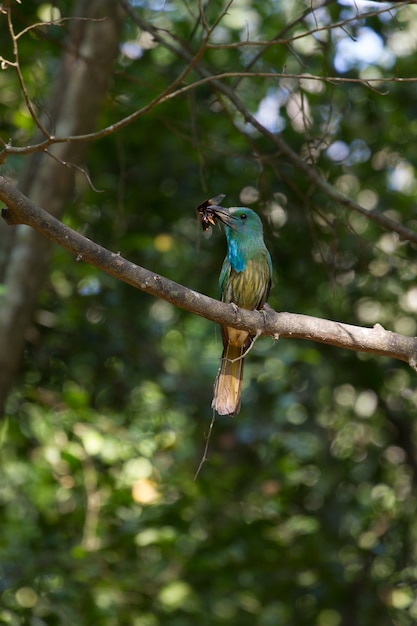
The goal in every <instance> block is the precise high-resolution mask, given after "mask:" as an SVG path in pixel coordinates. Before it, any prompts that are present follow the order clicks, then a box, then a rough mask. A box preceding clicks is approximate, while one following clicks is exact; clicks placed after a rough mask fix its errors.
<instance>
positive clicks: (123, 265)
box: [0, 176, 417, 369]
mask: <svg viewBox="0 0 417 626" xmlns="http://www.w3.org/2000/svg"><path fill="white" fill-rule="evenodd" d="M0 200H1V201H3V202H4V203H5V205H6V206H7V209H4V210H3V212H2V215H3V218H4V219H5V221H6V222H7V223H8V224H26V225H28V226H31V227H32V228H34V229H35V230H37V231H38V232H39V233H42V234H43V235H44V236H45V237H47V238H48V239H50V240H51V241H54V242H55V243H57V244H58V245H60V246H62V247H63V248H65V249H66V250H68V251H69V252H70V253H71V254H73V255H74V256H75V257H76V258H77V260H82V261H85V262H86V263H90V264H91V265H94V266H95V267H97V268H99V269H101V270H102V271H104V272H106V273H107V274H110V275H111V276H114V277H115V278H117V279H118V280H121V281H123V282H125V283H127V284H129V285H131V286H132V287H135V288H136V289H140V290H142V291H145V292H147V293H149V294H151V295H153V296H155V297H157V298H161V299H163V300H165V301H167V302H170V303H171V304H173V305H175V306H177V307H180V308H182V309H184V310H186V311H189V312H191V313H195V314H196V315H200V316H201V317H205V318H206V319H209V320H211V321H213V322H218V323H221V324H225V325H228V326H233V327H235V328H239V329H245V330H248V331H250V332H251V333H252V334H254V335H259V334H262V335H269V336H272V337H274V338H278V337H280V338H290V339H308V340H310V341H316V342H319V343H325V344H329V345H332V346H336V347H339V348H345V349H348V350H353V351H357V352H368V353H371V354H378V355H381V356H386V357H390V358H393V359H399V360H401V361H405V362H407V363H408V364H409V365H410V366H411V367H412V368H413V369H416V361H417V339H416V338H414V337H405V336H403V335H399V334H397V333H393V332H390V331H387V330H385V329H384V328H382V326H380V325H379V324H377V325H376V326H374V327H373V328H364V327H361V326H353V325H351V324H344V323H342V322H335V321H331V320H325V319H320V318H317V317H310V316H307V315H299V314H295V313H276V312H275V311H273V310H272V309H269V308H268V309H267V310H266V311H247V310H245V309H239V308H237V307H236V306H235V305H231V304H225V303H223V302H219V301H218V300H214V299H212V298H209V297H208V296H205V295H203V294H201V293H198V292H196V291H193V290H191V289H188V288H187V287H184V286H182V285H179V284H178V283H175V282H173V281H172V280H169V279H168V278H165V277H163V276H160V275H159V274H155V273H154V272H151V271H149V270H147V269H145V268H143V267H140V266H138V265H135V264H134V263H131V262H130V261H128V260H127V259H124V258H123V257H122V256H121V255H120V254H118V253H114V252H111V251H110V250H107V249H106V248H103V247H102V246H99V245H98V244H96V243H94V242H93V241H91V240H90V239H87V238H86V237H83V236H82V235H80V234H79V233H77V232H75V231H74V230H72V229H71V228H69V227H68V226H66V225H65V224H63V223H62V222H60V221H59V220H57V219H56V218H54V217H53V216H52V215H50V214H49V213H47V212H46V211H44V210H43V209H41V208H40V207H38V206H37V205H36V204H35V203H34V202H32V201H31V200H29V199H28V198H26V196H24V195H23V194H22V193H21V192H20V191H18V190H17V189H16V188H15V187H14V186H13V185H12V184H11V183H10V182H9V181H8V180H7V179H6V178H4V177H1V176H0Z"/></svg>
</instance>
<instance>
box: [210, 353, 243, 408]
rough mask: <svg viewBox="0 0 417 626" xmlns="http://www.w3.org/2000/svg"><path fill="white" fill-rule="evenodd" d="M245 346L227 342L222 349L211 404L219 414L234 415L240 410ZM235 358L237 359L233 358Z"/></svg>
mask: <svg viewBox="0 0 417 626" xmlns="http://www.w3.org/2000/svg"><path fill="white" fill-rule="evenodd" d="M244 353H245V346H244V345H243V346H236V345H232V344H230V343H229V344H228V345H227V346H226V348H225V349H224V350H223V355H222V361H221V364H220V369H219V373H218V374H217V378H216V382H215V383H214V397H213V402H212V403H211V406H212V408H213V409H215V410H216V411H217V413H218V414H219V415H236V414H237V413H239V410H240V394H241V391H242V379H243V361H244V359H243V358H241V357H242V355H243V354H244ZM235 359H237V360H235Z"/></svg>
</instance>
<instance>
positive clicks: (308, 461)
mask: <svg viewBox="0 0 417 626" xmlns="http://www.w3.org/2000/svg"><path fill="white" fill-rule="evenodd" d="M92 7H94V10H97V11H98V12H99V13H100V11H101V14H100V15H101V17H105V18H106V20H107V22H106V23H107V25H109V24H112V23H114V25H115V28H114V30H113V31H112V33H113V34H112V36H113V37H118V39H112V40H111V41H110V39H109V43H108V45H107V40H105V41H104V43H105V50H107V51H108V50H110V51H111V50H112V49H114V54H113V57H114V58H113V59H110V62H109V65H108V67H106V68H105V69H103V67H102V65H101V64H102V61H103V59H102V57H101V56H99V55H98V56H95V57H94V56H93V57H92V58H91V56H90V55H89V51H90V48H88V46H87V45H86V44H85V39H84V36H85V30H83V29H86V30H87V29H89V32H90V35H89V36H90V37H93V39H94V28H95V27H97V28H101V27H102V26H103V22H97V23H96V24H95V23H94V22H87V23H85V22H81V21H74V20H69V21H63V22H62V21H61V22H59V24H58V23H55V24H50V23H48V22H50V20H51V19H54V20H60V19H61V18H64V17H71V16H74V15H75V16H82V17H91V15H92V14H91V10H92ZM8 10H9V11H10V16H11V22H12V23H13V25H14V29H15V32H16V33H18V32H21V31H22V30H23V29H27V31H26V32H25V33H24V34H22V36H21V37H19V39H18V40H17V41H18V46H19V55H20V56H19V63H20V68H21V77H22V78H23V80H24V83H25V85H26V89H27V95H28V96H29V98H30V100H31V101H32V102H33V106H34V110H35V111H37V113H38V115H39V117H40V118H42V119H43V120H44V123H45V124H47V125H48V124H49V125H50V127H51V126H52V125H53V124H54V123H55V118H59V120H60V124H62V126H60V128H61V129H62V128H63V129H65V128H66V126H65V123H66V121H67V118H66V117H65V116H66V115H68V113H66V112H65V111H64V112H62V110H61V109H60V106H61V104H62V101H65V97H66V96H65V91H63V92H60V90H59V89H57V84H59V81H60V77H62V76H63V75H64V74H65V76H67V74H66V73H65V72H68V77H69V78H68V79H66V80H67V82H68V81H71V80H73V79H74V80H75V78H74V75H75V74H74V72H75V69H74V68H76V67H78V66H79V65H80V64H81V65H82V64H83V63H84V64H85V66H86V67H87V68H89V69H90V70H91V69H93V70H94V68H97V67H98V68H101V69H103V72H104V73H105V80H104V83H103V84H104V87H103V84H102V83H100V84H101V87H102V92H100V93H101V95H100V99H99V100H98V101H97V100H93V98H94V94H95V86H94V83H92V82H91V81H88V80H87V81H84V83H83V82H82V81H81V79H80V81H81V82H80V83H79V85H80V92H79V93H80V95H79V96H77V100H76V101H77V102H78V101H80V102H81V101H83V102H87V103H88V102H90V103H94V106H93V107H92V108H93V109H94V110H93V111H92V112H91V111H90V113H89V112H88V110H87V111H86V110H84V109H83V110H80V111H79V112H77V115H76V116H75V117H76V118H77V119H76V122H75V124H77V123H81V122H82V123H84V121H85V128H84V127H83V125H82V123H81V126H80V127H77V126H76V128H78V132H92V131H94V130H100V129H102V128H105V127H106V126H108V125H110V124H114V123H116V122H117V121H118V120H121V119H123V118H125V117H126V116H128V115H131V114H132V113H134V112H135V111H139V110H141V109H142V108H143V109H144V110H143V113H142V114H141V115H140V116H138V117H137V119H136V120H135V121H134V122H132V123H130V124H128V125H126V126H124V127H123V128H120V130H118V131H117V132H113V133H110V134H108V135H107V136H103V137H100V138H97V139H95V140H92V141H90V142H88V143H84V144H83V153H82V154H78V153H75V152H74V154H73V155H72V156H70V157H66V158H65V160H66V161H68V162H73V163H74V164H77V167H73V168H68V167H67V168H66V167H65V166H64V165H62V164H60V163H59V162H57V161H56V159H55V160H54V159H53V158H51V157H48V156H47V155H45V154H40V153H35V154H22V155H21V154H18V153H14V154H13V153H12V154H10V156H8V158H7V159H6V160H5V161H4V163H3V165H2V174H3V175H6V176H8V177H9V178H10V179H12V180H14V181H16V184H18V185H19V186H20V188H21V189H23V190H24V191H25V192H26V193H27V194H28V195H29V196H30V197H34V198H35V199H36V200H37V201H38V202H39V203H40V204H41V205H42V206H43V207H44V208H48V210H49V209H50V208H51V205H52V206H53V205H54V202H57V203H61V204H60V207H61V208H60V209H59V211H58V210H57V212H56V213H57V214H59V215H60V216H61V217H62V219H63V220H64V221H65V223H66V224H68V225H70V226H71V227H73V228H74V229H76V230H78V231H79V232H82V233H83V234H85V235H86V236H87V237H89V238H91V239H93V240H94V241H96V242H97V243H99V244H101V245H103V246H106V247H108V248H109V249H111V250H113V251H115V252H120V253H121V254H122V255H123V256H124V257H126V258H128V259H130V260H131V261H133V262H135V263H137V264H139V265H142V266H144V267H147V268H149V269H151V270H153V271H155V272H158V273H161V274H162V275H164V276H167V277H169V278H171V279H173V280H175V281H177V282H179V283H182V284H184V285H186V286H188V287H190V288H192V289H194V290H198V291H201V292H203V293H206V294H208V295H210V296H216V294H217V278H218V275H219V272H220V268H221V263H222V260H223V257H224V253H225V239H224V233H223V232H222V231H221V229H220V228H218V229H217V228H216V229H213V232H212V235H211V238H209V239H206V238H205V237H203V235H202V233H201V228H200V227H199V224H198V223H197V218H196V213H195V207H196V206H197V205H198V204H199V203H200V202H202V201H203V200H204V199H206V198H208V197H211V196H214V195H217V194H219V193H225V194H226V196H227V197H226V200H225V202H224V204H225V206H235V205H248V206H250V207H251V208H253V209H255V210H256V211H258V212H259V214H260V215H261V217H262V219H263V222H264V225H265V240H266V242H267V245H268V247H269V249H270V251H271V255H272V258H273V263H274V284H273V288H272V293H271V297H270V305H271V306H272V307H274V308H275V309H276V310H278V311H291V312H297V313H303V314H306V315H314V316H318V317H323V318H329V319H336V320H340V321H344V322H347V323H352V324H358V325H363V326H372V325H373V324H375V323H380V324H382V325H383V326H384V327H385V328H387V329H390V330H394V331H396V332H399V333H403V334H405V335H415V334H417V333H416V329H417V327H416V326H417V325H416V311H417V286H416V273H417V262H416V251H415V246H414V245H413V244H410V243H409V242H407V241H400V240H399V238H398V236H397V235H396V234H395V233H392V232H390V231H389V230H386V229H384V228H383V227H382V226H380V225H379V224H378V223H376V222H372V221H369V220H368V219H367V217H366V216H363V215H359V214H357V213H355V212H353V211H352V210H350V209H347V208H346V207H343V206H342V205H340V204H337V203H336V202H335V201H334V200H333V199H332V198H331V197H329V196H328V195H326V193H325V192H324V191H323V190H321V189H319V188H318V187H317V186H316V185H314V184H313V183H312V182H311V181H308V180H306V177H305V175H304V174H303V173H302V172H300V170H299V169H298V168H297V167H296V164H295V163H293V162H291V161H290V160H288V158H286V157H285V156H284V155H283V154H282V153H281V152H280V151H279V150H278V149H277V147H276V145H275V144H274V143H273V141H272V140H271V135H270V134H268V133H272V136H274V134H279V137H280V138H281V139H282V140H283V141H285V142H286V144H287V145H289V146H290V147H291V148H292V149H293V150H294V151H295V153H296V154H298V155H299V156H301V157H302V158H303V159H304V160H305V161H306V162H308V163H310V164H311V166H312V167H314V168H316V170H317V173H318V175H320V176H321V177H323V178H324V179H326V180H327V181H328V182H329V183H330V185H331V186H332V187H333V188H335V189H337V190H338V191H341V192H343V193H344V194H345V195H346V196H347V197H349V198H351V199H353V200H355V201H356V202H358V203H359V204H361V206H363V207H364V208H365V209H367V210H375V211H378V212H379V213H381V214H384V215H387V216H389V217H391V218H392V219H394V220H396V221H398V222H400V223H402V224H404V225H405V226H407V227H408V228H410V229H412V230H413V229H417V214H416V194H417V180H416V164H417V147H416V146H417V141H416V137H417V121H416V101H417V85H416V81H417V76H416V68H417V38H416V35H415V33H416V28H417V7H416V6H415V5H413V3H411V2H402V3H391V4H388V3H384V4H382V3H380V2H373V3H371V2H360V1H356V2H349V1H348V0H346V1H343V2H336V1H331V0H330V1H329V0H327V1H325V2H322V3H320V2H318V3H311V2H310V1H305V2H303V1H301V0H296V1H294V0H280V1H279V2H278V1H276V0H259V1H249V0H232V1H231V2H229V4H228V6H227V7H226V4H225V3H224V2H220V1H218V0H211V1H209V2H205V3H203V2H195V3H194V2H184V1H182V0H170V1H164V2H162V1H156V0H155V1H154V2H153V1H151V0H140V1H135V2H133V1H132V2H131V3H130V4H129V3H128V2H121V3H118V2H105V1H104V0H102V1H101V2H97V1H95V2H88V1H87V0H83V1H79V2H71V1H65V0H64V1H63V2H59V3H54V2H52V3H51V4H48V3H40V2H36V1H34V0H27V1H25V2H23V3H22V4H18V3H17V2H11V3H10V6H9V9H8ZM100 15H98V16H99V17H100ZM7 17H8V16H7V14H2V15H0V33H1V41H2V43H1V55H2V56H3V58H4V59H9V60H13V48H12V42H11V36H10V25H8V21H7ZM96 17H97V16H96ZM35 23H39V25H38V26H37V27H36V28H29V27H30V26H31V25H34V24H35ZM208 28H212V31H211V32H210V33H208V30H207V29H208ZM91 33H93V34H92V35H91ZM108 36H109V37H110V35H108ZM273 40H274V43H273V45H272V43H271V44H269V45H262V44H261V43H258V45H252V44H251V45H249V43H248V42H264V43H265V42H272V41H273ZM68 54H72V55H73V57H72V58H73V60H74V59H75V60H76V61H74V67H70V68H69V69H68ZM190 58H194V66H193V67H191V68H190V67H189V66H190ZM77 64H78V65H77ZM187 67H188V68H189V71H188V73H187V74H186V75H185V74H184V76H183V77H182V78H181V79H180V80H179V81H178V83H177V84H176V85H174V86H173V87H172V89H173V90H174V89H178V88H181V87H184V86H187V85H188V86H190V87H189V88H188V89H187V90H185V91H184V92H183V93H181V94H177V95H176V96H175V97H170V98H165V100H163V101H161V102H160V103H158V102H154V104H153V105H152V106H150V107H148V105H149V103H151V102H152V101H153V100H154V99H156V98H157V97H158V96H159V95H160V94H162V93H164V92H165V93H168V91H166V90H167V89H168V88H169V86H170V85H171V84H172V83H173V82H174V81H176V80H177V79H178V77H181V74H182V73H183V72H184V71H185V70H186V69H187ZM244 71H250V72H252V73H253V74H254V75H253V76H251V77H246V78H242V77H237V76H230V77H228V78H223V79H219V80H220V82H221V84H222V85H226V86H227V87H228V89H229V90H230V92H231V93H232V94H235V95H236V96H237V97H238V98H239V101H240V102H241V103H242V104H243V107H244V108H245V110H247V111H248V112H249V113H250V114H252V115H254V116H255V117H256V119H257V120H258V122H259V123H260V124H261V125H262V126H263V127H264V129H265V132H261V131H260V130H259V129H258V130H255V129H254V128H253V126H252V125H251V124H249V123H248V122H247V120H246V119H245V116H244V115H242V112H241V111H240V112H239V111H237V109H236V106H235V103H233V100H232V99H230V98H228V97H227V93H220V92H219V89H218V88H217V86H216V85H217V84H216V83H215V82H209V81H207V82H205V83H203V84H199V85H196V86H193V87H191V85H193V84H194V83H196V82H197V81H199V80H201V77H202V76H203V75H205V76H214V75H216V74H220V73H223V72H228V73H230V74H233V73H234V74H236V73H237V72H244ZM201 72H203V73H201ZM204 72H206V74H204ZM274 74H277V76H274ZM300 75H302V78H300ZM329 77H330V78H333V79H336V80H329ZM376 78H377V79H379V80H378V81H375V80H374V81H373V82H369V79H376ZM400 78H401V79H404V80H399V79H400ZM324 79H326V80H324ZM347 79H349V81H350V82H348V81H347ZM62 94H64V95H62ZM64 96H65V97H64ZM83 98H84V99H83ZM0 106H1V109H0V110H1V117H0V136H1V138H2V141H3V142H6V143H7V142H8V141H9V140H11V142H12V144H13V145H15V146H29V145H32V144H34V143H36V141H38V140H39V131H38V130H37V129H36V125H35V122H34V119H33V116H32V115H31V114H30V111H29V110H28V107H27V104H26V103H25V100H24V97H23V93H22V87H21V84H19V80H18V76H17V75H16V72H15V70H14V68H13V67H11V66H10V65H8V64H7V63H4V64H3V69H2V72H1V73H0ZM146 107H148V109H149V110H147V109H146ZM87 108H88V107H87ZM70 109H71V111H72V112H74V107H72V108H71V107H70ZM84 116H85V117H84ZM71 128H72V127H71ZM79 128H81V130H79ZM62 132H64V131H62ZM74 134H76V133H74ZM77 145H79V144H77ZM60 158H63V157H62V156H61V157H60ZM40 163H42V164H43V167H44V170H42V172H43V173H42V176H46V179H45V180H46V181H48V175H49V174H48V172H49V173H50V171H51V168H55V169H56V171H57V172H58V174H54V175H53V180H52V178H51V181H50V182H47V183H45V182H44V179H43V178H42V176H41V174H40V170H39V164H40ZM80 168H82V169H80ZM68 169H70V170H71V176H72V180H71V184H66V185H61V187H63V188H61V187H59V188H55V187H54V186H53V181H54V180H56V177H58V178H59V176H61V173H60V172H61V171H62V170H65V172H67V171H68ZM87 173H88V177H89V179H90V181H91V184H90V183H89V179H88V177H87ZM32 185H38V186H37V187H36V193H35V192H34V191H33V189H34V188H33V186H32ZM51 190H53V193H52V191H51ZM48 193H49V195H50V196H52V198H50V197H49V196H48ZM42 194H45V195H42ZM19 229H20V230H19ZM28 237H29V235H28V234H27V230H25V229H23V230H22V228H21V227H8V226H6V225H5V224H4V223H2V224H1V225H0V248H1V254H0V277H1V279H2V283H3V286H2V287H1V292H0V310H1V313H0V351H1V352H2V355H3V356H2V367H3V374H2V375H1V376H0V386H1V387H2V389H1V397H3V398H4V402H3V407H2V414H3V416H4V417H3V421H2V423H1V427H0V439H1V449H0V454H1V467H0V528H1V531H0V624H5V625H6V624H7V625H10V626H18V625H20V624H25V625H30V626H44V625H48V626H55V625H69V624H79V625H80V626H87V625H91V624H94V626H113V625H114V626H116V625H117V626H160V625H161V626H163V625H169V626H191V625H193V626H194V625H195V624H199V625H200V626H203V625H210V626H211V625H216V626H217V625H219V626H220V625H224V626H235V625H237V624H239V626H245V625H253V624H256V625H259V626H281V625H282V626H303V625H305V626H312V625H314V626H374V625H375V624H378V626H391V625H395V626H408V625H412V624H415V623H416V621H417V595H416V582H417V549H416V540H417V518H416V493H417V492H416V487H417V447H416V446H417V439H416V425H415V421H416V416H417V409H416V402H417V393H416V377H415V372H413V371H412V369H411V368H409V367H408V366H407V365H406V364H405V363H400V362H394V361H392V360H389V359H386V358H381V357H376V356H370V355H366V354H358V353H354V352H348V351H343V350H341V349H336V348H332V347H329V346H325V345H319V344H314V343H312V342H307V341H299V340H297V341H296V340H279V341H278V342H276V341H274V340H273V339H272V338H261V339H260V340H259V341H257V343H256V345H255V347H254V349H253V350H252V351H251V353H250V355H249V356H248V358H247V361H246V366H245V383H244V392H243V399H242V410H241V413H240V414H239V416H238V417H236V418H229V417H222V418H220V417H218V418H217V419H216V422H215V426H214V429H213V433H212V437H211V441H210V446H209V452H208V460H207V462H206V463H205V464H204V465H203V467H202V470H201V472H200V474H199V476H198V479H197V480H193V477H194V473H195V471H196V469H197V467H198V465H199V463H200V460H201V458H202V454H203V449H204V445H205V437H206V435H207V432H208V428H209V424H210V420H211V416H212V413H211V409H210V403H211V396H212V386H213V381H214V378H215V375H216V372H217V368H218V363H219V359H220V354H221V339H220V333H219V330H218V329H216V327H215V325H214V324H212V323H211V322H209V321H207V320H205V319H202V318H200V317H197V316H193V315H192V314H190V313H186V312H184V311H181V310H179V309H176V308H175V307H173V306H172V305H170V304H168V303H166V302H163V301H159V300H156V299H153V298H152V297H150V296H149V295H147V294H144V293H141V292H139V291H136V290H134V289H133V288H131V287H129V286H127V285H125V284H123V283H118V282H117V281H116V280H115V279H113V278H110V277H109V276H107V275H105V274H103V273H101V272H100V271H98V270H97V269H95V268H93V267H91V266H89V265H87V264H84V263H82V262H76V260H75V259H74V258H72V257H71V256H70V255H69V254H68V253H67V252H65V251H64V250H63V249H61V248H59V247H58V246H53V247H51V246H49V244H48V243H47V242H46V241H45V240H43V239H42V238H39V239H38V240H37V243H36V245H37V246H38V247H37V248H34V247H33V246H34V243H33V241H32V240H29V241H28ZM31 246H32V247H31ZM28 249H29V252H30V253H31V254H32V256H31V262H30V263H27V264H26V265H24V266H23V267H24V270H23V271H22V265H19V264H21V263H22V258H23V261H24V258H25V254H26V253H27V251H28ZM19 267H20V272H19V271H18V270H19ZM25 281H29V282H30V285H31V287H30V289H29V287H28V283H27V282H25ZM29 291H30V294H31V297H27V298H26V297H22V294H23V296H25V294H26V293H28V292H29ZM16 302H20V305H19V306H18V307H17V311H18V312H19V313H13V315H14V317H13V319H14V320H15V322H14V323H13V325H12V326H10V325H9V326H7V324H6V323H5V322H4V320H5V319H6V318H7V313H8V310H11V309H8V307H10V306H11V303H13V306H16ZM19 315H20V317H19ZM21 319H25V320H26V322H25V323H24V324H23V323H20V321H19V320H21ZM10 337H13V340H14V339H16V344H15V347H13V348H8V349H7V350H6V349H5V348H4V347H2V345H1V344H2V343H4V345H6V344H5V342H6V339H10ZM17 357H18V363H19V366H18V368H17V369H16V368H14V366H12V365H11V364H10V368H9V367H8V362H9V360H10V363H12V361H13V360H15V359H16V358H17ZM6 373H9V374H10V375H9V376H6Z"/></svg>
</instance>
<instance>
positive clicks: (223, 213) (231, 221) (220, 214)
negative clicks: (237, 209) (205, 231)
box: [207, 204, 237, 229]
mask: <svg viewBox="0 0 417 626" xmlns="http://www.w3.org/2000/svg"><path fill="white" fill-rule="evenodd" d="M209 208H210V211H211V213H212V215H211V216H207V218H208V220H209V221H210V223H212V224H214V223H215V220H216V219H218V220H219V222H222V224H225V225H226V226H229V227H230V228H232V229H233V228H234V225H235V221H236V219H237V218H236V217H234V215H231V214H230V213H229V210H228V209H224V208H223V207H221V206H216V205H215V204H214V205H211V206H210V207H209ZM210 217H211V218H212V219H210ZM213 217H214V219H213Z"/></svg>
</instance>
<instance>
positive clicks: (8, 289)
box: [0, 0, 122, 416]
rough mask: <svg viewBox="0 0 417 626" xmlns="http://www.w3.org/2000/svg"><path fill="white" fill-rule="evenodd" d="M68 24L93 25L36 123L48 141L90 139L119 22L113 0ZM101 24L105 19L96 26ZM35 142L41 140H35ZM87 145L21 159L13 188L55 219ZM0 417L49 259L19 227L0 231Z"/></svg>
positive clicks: (39, 240)
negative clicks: (47, 134)
mask: <svg viewBox="0 0 417 626" xmlns="http://www.w3.org/2000/svg"><path fill="white" fill-rule="evenodd" d="M74 16H80V17H81V16H82V17H84V18H86V17H88V18H94V19H95V20H99V21H88V20H87V21H85V20H80V21H74V22H72V23H71V28H70V31H69V36H68V40H67V44H66V47H65V50H64V52H63V56H62V59H61V62H60V64H59V68H58V72H57V77H56V80H55V85H54V90H53V92H52V94H51V96H50V100H49V103H48V105H47V107H46V110H47V115H46V116H45V118H44V119H42V123H43V124H44V125H45V126H46V127H49V129H50V132H51V134H53V135H56V136H60V137H65V136H69V135H78V134H84V133H88V132H92V131H93V130H94V129H95V125H96V121H97V117H98V114H99V112H100V107H101V105H102V102H103V98H104V96H105V94H106V91H107V85H108V82H109V77H110V75H111V70H112V65H113V62H114V60H115V59H116V57H117V54H118V45H119V40H120V34H121V26H122V14H121V12H120V7H119V3H117V2H114V0H80V1H79V2H78V3H77V6H76V8H75V10H74ZM102 18H104V19H102ZM38 139H39V138H38ZM85 149H86V144H85V143H84V142H83V143H81V142H77V143H71V142H69V143H60V144H54V145H52V146H50V148H49V152H50V153H51V154H52V155H53V156H54V157H55V159H54V158H52V157H51V156H48V155H47V154H45V153H34V154H32V155H30V156H28V157H26V159H27V160H26V163H25V167H24V168H23V170H22V173H21V175H20V178H19V183H18V186H19V188H20V189H21V190H22V191H23V192H24V193H25V194H26V195H27V196H29V197H30V198H31V199H32V200H34V201H35V202H36V203H37V204H39V205H40V206H41V207H43V208H44V209H46V210H47V211H49V212H50V213H52V214H53V215H55V216H56V217H61V216H62V214H63V212H64V210H65V207H66V205H67V203H68V202H69V201H70V199H71V195H72V193H73V186H74V168H72V167H66V166H65V165H63V164H62V163H60V162H59V161H58V160H56V159H59V160H61V161H63V162H65V163H70V164H74V165H76V166H77V165H80V163H82V160H83V157H84V153H85ZM0 249H1V253H0V280H2V282H3V286H2V291H1V292H0V303H1V306H0V416H1V415H3V413H4V407H5V402H6V398H7V396H8V394H9V392H10V390H11V388H12V386H13V384H14V381H15V378H16V375H17V372H18V369H19V363H20V360H21V356H22V352H23V349H24V346H25V336H26V333H27V330H28V327H29V325H30V323H31V320H32V318H33V314H34V311H35V309H36V303H37V298H38V293H39V290H40V288H41V287H42V285H43V282H44V279H45V275H46V273H47V269H48V263H49V258H50V244H49V242H48V241H47V239H45V238H44V237H43V236H40V235H39V234H38V233H37V232H36V231H34V230H32V229H31V228H28V227H27V226H24V225H19V226H13V227H7V226H6V225H5V224H4V223H2V224H1V225H0Z"/></svg>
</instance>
